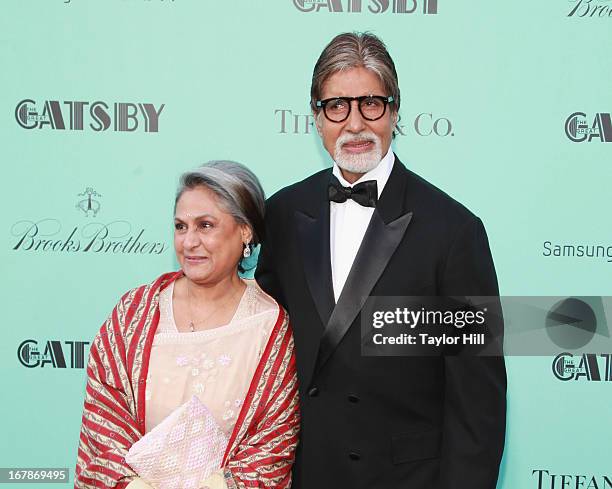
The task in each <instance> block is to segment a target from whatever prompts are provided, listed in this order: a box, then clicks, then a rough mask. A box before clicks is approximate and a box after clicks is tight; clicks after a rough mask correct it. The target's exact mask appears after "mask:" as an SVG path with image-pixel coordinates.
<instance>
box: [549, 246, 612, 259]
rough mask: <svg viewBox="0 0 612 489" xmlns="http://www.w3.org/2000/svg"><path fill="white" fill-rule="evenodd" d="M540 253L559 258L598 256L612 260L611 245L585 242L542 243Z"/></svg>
mask: <svg viewBox="0 0 612 489" xmlns="http://www.w3.org/2000/svg"><path fill="white" fill-rule="evenodd" d="M542 255H543V256H546V257H559V258H598V259H604V260H606V261H607V262H608V263H610V262H612V245H601V244H599V245H595V244H586V243H581V244H578V243H553V242H552V241H544V243H542Z"/></svg>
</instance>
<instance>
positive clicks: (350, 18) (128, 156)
mask: <svg viewBox="0 0 612 489" xmlns="http://www.w3.org/2000/svg"><path fill="white" fill-rule="evenodd" d="M365 30H367V31H371V32H373V33H375V34H377V35H379V36H380V37H381V38H382V39H383V40H384V41H385V42H386V44H387V46H388V48H389V51H390V53H391V55H392V56H393V58H394V60H395V63H396V67H397V70H398V74H399V81H400V88H401V94H402V107H401V110H400V115H401V121H400V125H399V127H398V130H399V134H398V136H397V137H396V139H395V141H394V143H393V144H394V149H395V151H396V153H397V154H398V155H400V157H401V158H402V161H403V162H404V163H405V164H406V165H407V166H408V167H409V168H411V169H412V170H414V171H415V172H417V173H418V174H420V175H422V176H423V177H425V178H426V179H428V180H429V181H431V182H432V183H434V184H435V185H436V186H438V187H440V188H442V189H443V190H444V191H446V192H447V193H449V194H450V195H452V196H453V197H455V198H456V199H458V200H459V201H461V202H462V203H464V204H465V205H466V206H467V207H469V208H470V209H471V210H472V211H473V212H475V213H476V214H477V215H479V216H480V217H481V218H482V220H483V221H484V223H485V226H486V228H487V231H488V234H489V239H490V244H491V249H492V252H493V255H494V259H495V263H496V267H497V271H498V276H499V282H500V288H501V293H502V294H503V295H517V296H547V295H549V296H561V297H570V296H581V297H586V296H595V297H605V296H608V295H612V280H611V279H612V229H611V228H612V226H611V225H610V213H611V211H612V205H611V199H610V196H609V195H610V184H611V183H612V122H611V115H610V114H611V112H612V85H611V81H612V56H610V49H611V47H612V2H611V1H610V0H545V1H539V2H534V1H529V0H516V1H513V2H494V3H491V2H486V1H484V0H470V1H466V0H464V1H457V0H453V1H451V0H273V1H271V0H268V1H252V0H232V1H215V2H213V1H206V2H203V1H199V0H174V1H173V0H45V1H40V0H19V1H16V0H12V1H6V2H3V4H2V7H1V13H0V62H1V64H0V66H1V69H0V80H1V91H0V130H1V132H0V139H1V141H0V142H1V144H0V161H1V162H2V175H3V177H2V179H1V182H2V183H1V184H0V185H1V186H2V189H1V195H2V206H1V207H0V213H1V226H0V233H2V237H1V240H2V248H1V250H0V254H1V261H2V264H3V265H2V269H3V270H4V272H3V274H4V286H3V292H2V305H3V307H2V310H3V317H4V321H3V325H2V331H1V333H0V335H1V339H2V341H1V342H0V344H1V348H2V355H0V371H1V372H2V373H1V375H2V399H3V401H2V403H1V407H0V409H1V411H0V412H1V415H0V419H1V421H0V423H1V425H2V430H1V433H2V438H3V442H2V445H1V447H0V466H2V467H57V468H69V469H70V479H71V480H72V478H73V475H74V474H73V469H74V465H75V457H76V448H77V441H78V431H79V426H80V419H81V410H82V399H83V392H84V386H85V366H86V363H87V357H88V353H89V347H90V345H91V341H92V338H93V336H94V335H95V333H96V332H97V330H98V328H99V327H100V325H101V323H102V322H103V321H104V319H105V318H106V316H107V314H108V313H109V311H110V310H111V308H112V307H113V305H114V304H115V302H116V301H117V299H118V298H119V297H120V296H121V295H122V294H123V292H125V291H126V290H128V289H129V288H132V287H134V286H136V285H139V284H142V283H145V282H149V281H151V280H152V279H153V278H155V277H156V276H158V275H160V274H161V273H162V272H165V271H169V270H174V269H177V263H176V260H175V258H174V253H173V248H172V233H173V222H172V217H173V215H172V212H173V199H174V192H175V189H176V184H177V179H178V176H179V175H180V174H181V173H182V172H183V171H185V170H187V169H190V168H193V167H195V166H197V165H198V164H200V163H203V162H205V161H208V160H211V159H232V160H236V161H239V162H242V163H244V164H246V165H248V166H249V167H250V168H251V169H252V170H253V171H254V172H255V173H256V174H257V175H258V176H259V177H260V179H261V181H262V184H263V186H264V188H265V190H266V193H267V194H268V195H271V194H272V193H274V192H275V191H276V190H278V189H280V188H282V187H283V186H286V185H288V184H290V183H293V182H295V181H298V180H300V179H302V178H304V177H306V176H307V175H309V174H311V173H314V172H316V171H319V170H320V169H322V168H325V167H326V166H329V165H330V164H331V161H330V160H329V157H328V156H327V154H326V153H325V152H324V150H323V148H322V146H321V144H320V141H319V140H318V136H317V134H316V131H315V130H314V127H313V119H312V116H311V115H310V112H309V105H308V101H309V88H310V77H311V74H312V69H313V66H314V63H315V61H316V59H317V57H318V55H319V54H320V52H321V50H322V49H323V47H324V46H325V45H326V44H327V42H329V40H331V38H332V37H333V36H335V35H336V34H338V33H340V32H343V31H365ZM606 318H607V319H606ZM598 320H599V321H600V322H602V323H603V325H604V326H606V321H612V311H609V310H603V312H602V314H601V315H600V317H599V319H598ZM606 327H607V326H606ZM608 344H609V343H608ZM611 353H612V348H607V349H606V348H605V347H603V348H602V347H599V346H598V347H597V348H594V349H593V350H592V351H588V352H587V354H586V355H584V354H580V355H579V354H573V353H572V352H567V351H563V350H562V349H561V348H559V351H558V352H557V353H556V354H555V355H541V356H530V357H527V356H521V357H519V356H512V357H508V359H507V367H508V380H509V387H508V402H509V407H508V425H507V426H508V431H507V443H506V449H505V454H504V461H503V465H502V469H501V476H500V481H499V484H498V488H501V489H528V488H534V489H544V488H546V489H562V488H566V487H568V488H583V487H584V488H587V487H588V488H600V489H601V488H612V482H611V480H612V464H610V440H611V439H612V423H610V419H609V418H610V405H611V403H612V379H611V378H610V377H611V375H610V374H611V373H612V367H611V365H610V362H611V355H610V354H611ZM30 484H31V483H30ZM44 486H45V484H40V486H39V485H36V487H44ZM6 487H11V484H8V485H7V486H6ZM15 487H24V486H23V485H17V484H15ZM49 487H57V485H49Z"/></svg>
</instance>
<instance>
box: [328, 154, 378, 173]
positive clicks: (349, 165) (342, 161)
mask: <svg viewBox="0 0 612 489" xmlns="http://www.w3.org/2000/svg"><path fill="white" fill-rule="evenodd" d="M381 159H382V157H381V156H380V155H379V154H378V152H372V151H368V153H365V154H361V155H350V156H347V155H338V157H337V158H336V159H335V161H336V163H337V165H338V166H339V167H340V168H341V169H342V170H344V171H348V172H351V173H368V172H369V171H370V170H373V169H374V168H376V167H377V166H378V164H379V163H380V160H381Z"/></svg>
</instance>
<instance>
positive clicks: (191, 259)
mask: <svg viewBox="0 0 612 489" xmlns="http://www.w3.org/2000/svg"><path fill="white" fill-rule="evenodd" d="M206 260H208V257H206V256H186V257H185V261H187V262H189V263H202V262H204V261H206Z"/></svg>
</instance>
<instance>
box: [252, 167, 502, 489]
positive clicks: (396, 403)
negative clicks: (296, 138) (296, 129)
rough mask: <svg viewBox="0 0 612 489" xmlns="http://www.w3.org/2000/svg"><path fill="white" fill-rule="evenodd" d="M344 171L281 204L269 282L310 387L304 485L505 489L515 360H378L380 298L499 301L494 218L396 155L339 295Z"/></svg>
mask: <svg viewBox="0 0 612 489" xmlns="http://www.w3.org/2000/svg"><path fill="white" fill-rule="evenodd" d="M330 175H331V170H330V169H328V170H324V171H321V172H319V173H317V174H315V175H313V176H311V177H309V178H307V179H306V180H304V181H302V182H299V183H296V184H294V185H291V186H290V187H287V188H285V189H283V190H281V191H279V192H278V193H277V194H275V195H274V196H272V197H271V198H269V199H268V201H267V206H266V239H265V241H264V244H263V246H262V249H261V253H260V257H259V264H258V267H257V271H256V278H257V280H258V282H259V284H260V285H261V287H263V289H264V290H266V291H267V292H268V293H270V294H271V295H272V296H273V297H275V298H276V299H277V300H278V301H279V302H280V303H281V304H283V305H284V306H285V308H286V309H287V310H288V311H289V315H290V318H291V323H292V325H293V332H294V338H295V344H296V356H297V370H298V379H299V384H300V401H301V402H300V407H301V420H302V421H301V432H300V444H299V447H298V450H297V453H296V461H295V465H294V471H293V486H292V487H294V488H298V489H326V488H330V489H331V488H333V489H339V488H346V489H357V488H364V489H365V488H367V489H378V488H380V489H383V488H385V489H398V488H407V489H438V488H440V489H468V488H469V489H494V488H495V486H496V481H497V476H498V471H499V464H500V459H501V456H502V452H503V446H504V433H505V416H506V372H505V367H504V360H503V357H450V356H447V357H442V356H438V357H420V358H415V357H366V356H362V355H361V345H360V310H361V308H362V306H363V303H364V297H366V296H368V295H372V296H402V295H406V296H411V295H412V296H419V295H420V296H434V295H446V296H457V295H461V296H465V295H475V296H491V295H498V288H497V279H496V275H495V269H494V266H493V261H492V259H491V253H490V250H489V245H488V241H487V237H486V234H485V230H484V227H483V225H482V222H481V221H480V219H478V218H477V217H476V216H474V215H473V214H472V213H471V212H470V211H469V210H467V209H466V208H465V207H463V206H462V205H461V204H459V203H458V202H456V201H455V200H453V199H452V198H450V197H449V196H448V195H446V194H445V193H443V192H442V191H440V190H439V189H437V188H436V187H434V186H433V185H431V184H429V183H428V182H426V181H425V180H423V179H422V178H420V177H419V176H417V175H415V174H414V173H412V172H411V171H409V170H408V169H406V168H405V167H404V165H403V164H402V163H401V162H400V161H399V160H398V159H397V158H396V159H395V163H394V166H393V170H392V172H391V175H390V177H389V180H388V181H387V184H386V185H385V188H384V190H383V192H382V194H381V196H380V199H379V202H378V205H377V207H376V210H375V211H374V214H373V217H372V220H371V221H370V224H369V227H368V229H367V231H366V234H365V236H364V239H363V241H362V243H361V247H360V248H359V251H358V253H357V256H356V258H355V261H354V263H353V267H352V269H351V271H350V273H349V276H348V279H347V281H346V284H345V286H344V289H343V291H342V294H341V296H340V298H339V299H338V303H337V304H335V303H334V295H333V290H332V279H331V265H330V245H329V202H328V200H327V186H328V183H329V180H330Z"/></svg>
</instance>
